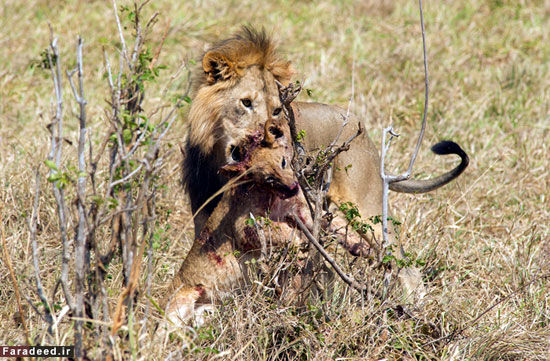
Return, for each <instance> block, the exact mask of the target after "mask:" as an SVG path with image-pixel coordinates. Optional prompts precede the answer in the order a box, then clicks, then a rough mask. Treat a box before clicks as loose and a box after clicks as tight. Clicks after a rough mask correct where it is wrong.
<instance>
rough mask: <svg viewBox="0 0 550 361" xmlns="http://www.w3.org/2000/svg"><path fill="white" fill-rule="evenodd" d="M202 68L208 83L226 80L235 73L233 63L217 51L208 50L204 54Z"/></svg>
mask: <svg viewBox="0 0 550 361" xmlns="http://www.w3.org/2000/svg"><path fill="white" fill-rule="evenodd" d="M202 68H203V69H204V72H205V73H206V81H208V83H209V84H214V83H215V82H217V81H218V80H227V79H229V78H231V77H232V76H234V75H235V74H236V72H235V64H234V63H233V62H232V61H231V60H229V59H228V58H227V57H226V56H224V55H223V54H221V53H219V52H217V51H209V52H208V53H206V54H205V55H204V58H202Z"/></svg>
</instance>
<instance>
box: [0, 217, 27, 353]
mask: <svg viewBox="0 0 550 361" xmlns="http://www.w3.org/2000/svg"><path fill="white" fill-rule="evenodd" d="M2 208H3V207H2ZM0 210H1V211H2V212H0V232H1V234H2V248H3V249H4V259H5V261H6V266H7V267H8V270H9V272H10V278H11V282H12V283H13V289H14V291H15V300H16V302H17V310H18V312H19V314H20V315H21V323H22V324H23V330H24V331H25V338H26V339H27V345H29V346H31V345H32V340H31V336H30V334H29V330H28V328H27V320H26V318H25V314H24V313H23V307H22V306H21V292H20V291H19V285H18V284H17V278H16V277H15V272H14V270H13V265H12V263H11V257H10V254H9V252H8V244H7V243H6V236H5V235H4V221H3V220H2V218H3V214H2V213H3V209H1V208H0Z"/></svg>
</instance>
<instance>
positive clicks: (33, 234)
mask: <svg viewBox="0 0 550 361" xmlns="http://www.w3.org/2000/svg"><path fill="white" fill-rule="evenodd" d="M39 195H40V172H39V170H38V168H37V169H36V183H35V188H34V202H33V208H32V216H31V218H30V220H29V229H30V236H31V244H32V262H33V268H34V279H35V281H36V291H37V292H38V297H39V298H40V300H41V301H42V303H43V304H44V319H45V320H46V322H47V323H48V325H49V326H48V333H49V334H50V335H51V334H52V325H53V318H52V314H51V311H50V310H51V309H52V308H51V303H50V302H49V301H48V299H47V298H46V295H45V294H44V288H43V287H42V280H41V279H40V265H39V262H38V245H37V242H36V220H37V217H38V202H39V200H40V197H39ZM37 311H38V310H37ZM39 314H40V315H41V316H42V314H41V313H39Z"/></svg>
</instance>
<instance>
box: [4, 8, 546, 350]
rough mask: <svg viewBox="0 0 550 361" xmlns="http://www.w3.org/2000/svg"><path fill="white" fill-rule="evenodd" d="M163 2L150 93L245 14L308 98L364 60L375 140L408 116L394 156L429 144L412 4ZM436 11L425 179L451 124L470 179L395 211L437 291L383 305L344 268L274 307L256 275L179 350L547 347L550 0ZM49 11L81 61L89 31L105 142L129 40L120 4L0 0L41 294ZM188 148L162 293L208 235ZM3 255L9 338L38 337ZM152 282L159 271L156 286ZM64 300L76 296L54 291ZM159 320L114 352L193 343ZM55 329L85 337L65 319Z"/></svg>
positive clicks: (12, 173) (171, 201)
mask: <svg viewBox="0 0 550 361" xmlns="http://www.w3.org/2000/svg"><path fill="white" fill-rule="evenodd" d="M119 5H125V4H122V3H120V4H119ZM154 11H159V12H160V17H159V22H158V23H157V25H156V26H155V27H154V31H153V34H151V36H150V38H151V43H150V45H151V47H152V48H153V49H155V48H156V47H157V46H158V44H159V41H160V39H161V38H162V34H163V32H164V31H165V29H168V33H167V38H166V41H165V44H164V47H163V51H162V53H161V57H160V59H159V63H160V64H162V65H165V66H166V69H164V70H162V71H161V73H160V75H159V77H158V79H157V80H156V81H155V82H153V83H151V84H149V85H148V87H147V90H146V99H145V101H144V104H143V108H144V109H153V108H155V107H158V106H159V105H161V106H162V105H165V104H170V103H171V102H172V99H174V98H175V97H177V96H178V95H181V94H182V93H183V92H184V91H185V87H186V86H187V72H186V70H185V65H188V64H190V63H192V62H193V60H194V59H195V60H196V59H198V58H199V56H200V54H201V53H202V52H203V51H204V50H205V48H206V47H207V45H208V44H209V42H212V41H214V40H216V39H219V38H222V37H225V36H226V35H228V34H230V33H233V32H234V31H235V30H237V29H238V27H239V26H240V25H241V24H246V23H250V24H253V25H260V26H265V27H266V29H268V31H270V32H272V33H273V34H274V35H275V37H276V38H278V39H279V40H280V43H281V47H282V49H283V51H284V52H285V54H286V56H287V57H288V58H289V59H291V60H292V61H293V63H294V66H295V68H296V69H297V70H298V71H299V75H298V76H297V79H305V80H306V85H305V87H306V88H308V89H311V91H308V92H303V93H302V94H301V95H300V98H301V99H302V100H314V101H320V102H324V103H332V104H340V105H342V106H344V107H345V106H346V105H347V102H348V99H349V97H350V95H351V88H352V87H351V79H352V72H353V67H352V64H353V62H354V61H355V76H354V79H355V97H354V99H353V102H352V111H353V112H355V113H356V114H357V115H359V116H360V117H362V118H363V119H365V124H366V125H367V131H368V132H369V134H370V136H371V137H372V138H373V140H374V141H375V143H377V144H378V143H379V142H380V139H381V129H382V128H383V127H385V126H387V125H388V124H389V123H390V122H391V120H390V119H393V123H394V126H395V127H396V128H397V129H398V131H399V132H400V133H401V134H402V136H401V137H400V138H399V140H398V141H397V142H395V143H394V145H393V147H392V149H391V159H390V164H392V165H393V168H392V169H395V168H396V167H397V165H399V166H400V167H403V166H404V162H402V161H401V160H402V159H403V158H406V159H408V156H409V154H410V150H411V149H412V148H413V144H414V142H415V141H416V132H417V129H418V127H419V124H420V117H421V111H422V104H423V99H424V98H423V86H424V85H423V68H422V53H421V38H420V27H419V17H418V4H417V3H416V2H415V1H395V2H394V1H380V2H378V1H370V0H369V1H336V0H335V1H273V2H262V1H250V0H245V1H210V0H208V1H165V0H162V1H153V2H152V3H151V4H149V5H148V6H147V7H146V8H145V13H146V14H149V15H150V14H152V13H153V12H154ZM425 21H426V34H427V44H428V54H429V62H430V81H431V99H430V109H429V113H428V125H427V131H426V136H425V140H424V146H423V147H422V150H421V153H420V155H419V159H418V161H417V163H416V166H415V172H416V176H417V177H428V176H430V175H435V174H438V173H439V172H441V170H442V169H449V168H451V167H452V166H453V165H454V164H455V163H454V162H456V159H453V158H452V157H445V158H441V157H439V158H438V157H436V156H434V155H432V154H431V153H430V152H429V147H428V145H430V144H433V143H435V142H436V141H438V140H440V139H452V140H455V141H456V142H457V143H459V144H460V145H462V147H463V148H464V149H465V151H466V152H467V153H468V154H469V155H470V159H471V162H470V166H469V167H468V168H467V170H466V172H465V173H464V174H463V175H462V176H461V177H460V178H459V179H458V180H456V181H454V182H452V183H451V184H449V185H447V186H445V187H443V188H441V189H439V190H437V191H434V192H431V193H429V194H424V195H400V194H392V196H391V198H390V206H391V207H392V209H393V214H394V216H395V217H396V218H397V219H399V220H400V221H402V223H403V224H402V226H401V227H402V229H401V235H402V241H403V243H404V245H405V248H406V249H407V251H409V252H411V253H413V254H414V255H415V256H416V258H417V259H419V260H422V261H423V262H422V263H423V264H424V265H423V266H422V267H421V270H422V272H423V275H424V277H425V281H426V284H427V287H428V291H429V295H428V296H427V298H426V301H425V303H424V304H423V305H421V306H419V307H413V306H410V311H407V312H405V313H403V312H398V311H399V310H400V308H399V307H397V305H399V296H398V295H397V294H396V295H392V296H390V298H389V301H388V302H387V303H383V304H381V303H380V302H379V301H377V300H372V299H371V300H367V301H365V302H361V301H360V296H359V295H358V294H357V293H356V292H355V291H353V290H350V289H347V288H345V287H343V286H342V285H337V286H336V289H337V290H339V291H338V292H337V298H338V300H335V301H334V302H327V303H325V304H310V305H309V308H308V309H307V310H301V311H298V310H294V309H292V308H278V307H277V304H276V303H275V302H271V301H270V300H269V299H266V298H262V296H261V292H251V293H249V294H244V295H240V296H237V297H236V298H235V299H231V300H228V301H227V303H226V304H225V305H224V307H223V313H222V314H221V315H218V316H215V317H214V318H213V319H212V320H211V321H210V322H209V323H208V325H207V326H205V327H204V328H203V329H201V330H198V331H197V332H198V337H197V339H196V340H195V341H194V345H193V347H192V348H191V351H189V350H188V351H185V352H184V353H183V354H177V355H176V354H174V355H175V356H177V357H183V358H187V359H210V358H212V359H213V358H216V357H217V358H219V359H232V358H233V359H243V360H266V359H301V360H305V359H311V360H332V359H340V360H352V359H373V360H374V359H388V360H390V359H402V360H413V359H432V360H438V359H442V360H451V359H452V360H501V359H502V360H547V359H550V285H549V279H548V276H549V275H550V243H549V241H550V206H549V204H550V199H549V195H550V193H549V189H550V172H549V168H550V151H549V141H550V69H549V65H548V64H549V62H550V46H549V45H548V44H550V2H549V1H497V0H492V1H427V3H426V4H425ZM48 22H49V23H50V24H51V25H52V28H53V30H54V32H55V34H56V35H57V36H59V47H60V52H61V57H62V59H63V60H64V62H65V66H66V67H71V68H72V67H73V66H74V64H75V61H76V60H75V51H74V49H75V43H76V40H75V39H76V36H77V35H78V34H80V35H81V36H82V37H83V38H84V41H85V46H84V72H85V91H86V98H87V101H88V120H89V123H90V128H91V134H92V135H91V139H92V142H95V143H96V144H97V143H98V142H99V141H100V138H101V136H102V135H103V133H102V132H103V131H104V129H105V124H106V120H105V118H106V114H105V113H104V111H103V109H104V108H105V107H106V99H108V98H109V96H108V85H107V82H106V80H105V78H104V73H105V66H104V63H103V51H102V48H103V47H104V48H105V49H106V50H107V51H108V52H109V53H110V54H116V49H117V48H118V47H119V46H120V43H119V40H118V36H117V31H116V23H115V21H114V18H113V10H112V5H111V4H110V2H107V1H56V2H51V1H40V0H29V1H12V0H5V1H3V2H2V4H1V5H0V29H2V30H1V31H0V44H1V48H2V56H1V57H0V120H1V123H0V124H1V127H0V174H1V177H0V181H1V193H0V194H1V207H2V208H1V216H2V227H3V229H4V234H5V240H6V242H7V245H8V246H7V251H8V252H9V255H10V256H11V259H12V261H13V264H14V268H15V273H16V274H17V277H18V282H19V285H20V287H21V289H22V292H23V294H24V295H26V296H27V297H29V298H30V300H31V301H32V302H34V303H36V304H38V303H39V300H38V298H37V296H36V293H35V292H34V291H32V290H31V288H33V285H34V283H33V278H32V277H33V274H32V272H33V269H32V267H31V263H32V261H31V246H30V238H29V230H28V225H27V222H28V217H29V216H30V213H31V210H32V202H33V194H34V187H35V184H34V169H36V168H37V167H38V166H39V165H41V168H40V169H41V173H42V174H43V176H42V178H41V179H42V183H43V184H41V189H42V192H41V194H40V206H39V214H38V217H39V232H38V243H39V245H40V250H39V256H40V262H41V263H40V266H41V275H42V281H43V282H44V287H45V288H46V289H48V290H51V289H53V287H54V285H55V282H56V281H57V279H58V277H59V264H60V243H59V236H58V229H57V228H58V223H57V218H56V213H55V212H56V211H55V203H54V199H53V196H52V195H51V191H50V185H49V184H48V183H47V181H46V171H47V169H46V167H45V166H44V165H43V161H44V160H45V159H46V157H47V154H48V151H49V133H48V130H47V128H46V126H47V124H48V123H49V122H50V121H51V114H52V104H53V102H54V95H53V87H52V81H51V78H50V73H49V71H47V70H44V69H42V68H41V67H40V66H39V62H40V61H41V59H43V57H42V55H41V53H42V52H43V50H44V49H46V48H47V47H48V43H49V29H48ZM127 37H128V39H130V37H131V31H130V29H128V30H127ZM114 56H115V55H113V59H115V58H114ZM113 61H114V60H113ZM178 69H179V71H178ZM176 73H177V74H176ZM173 74H176V76H175V77H173V79H172V80H170V79H171V78H172V76H173ZM65 86H66V87H65V101H66V103H65V104H66V114H65V123H66V125H65V136H66V137H67V138H68V139H69V140H72V141H73V145H68V144H67V145H65V146H64V147H65V154H67V159H66V161H67V162H69V161H71V159H73V158H71V154H74V148H75V145H74V144H76V143H75V142H76V139H77V129H78V128H77V126H78V121H77V119H76V117H75V116H74V114H75V112H76V109H77V108H76V103H74V101H72V100H71V95H70V91H69V88H68V87H67V83H66V82H65ZM184 129H185V107H183V109H182V110H181V116H180V117H179V118H178V120H177V122H176V123H175V124H174V126H173V127H172V129H171V130H170V132H169V133H168V134H167V136H166V138H165V146H163V148H162V151H163V152H168V151H169V150H170V149H174V148H177V145H178V144H179V143H180V142H181V141H182V139H183V137H184ZM306 136H307V135H306ZM170 145H172V146H174V147H172V148H170ZM71 149H73V152H72V153H71ZM180 157H181V156H180V154H179V150H178V151H177V152H172V153H169V154H168V156H167V159H166V163H165V166H164V167H163V170H162V173H161V177H160V180H159V182H160V183H161V184H165V185H166V187H165V188H163V189H162V191H161V192H160V193H159V196H158V200H157V214H158V219H157V222H156V225H155V227H156V230H155V232H156V233H155V235H156V236H155V246H154V249H155V251H154V262H153V266H154V273H153V275H154V278H153V282H152V298H153V299H155V300H158V299H160V298H161V296H162V290H163V287H164V286H165V284H166V282H167V281H168V280H169V279H170V277H171V276H172V275H173V274H174V272H175V270H176V269H177V267H179V264H180V262H181V259H182V257H183V255H184V254H185V252H186V250H187V249H188V248H189V247H190V242H191V241H192V231H193V230H192V223H190V222H189V219H190V214H189V208H188V205H187V199H186V197H185V194H184V193H183V192H182V191H181V188H180V185H179V183H178V179H179V174H180V170H179V161H180ZM73 160H74V159H73ZM365 187H368V185H365ZM0 268H1V269H2V272H1V274H2V275H1V276H0V280H1V282H0V299H1V305H2V306H1V309H0V320H1V321H0V324H1V331H0V344H2V345H22V344H24V343H25V337H24V333H23V328H22V325H21V319H22V317H21V316H20V315H18V314H17V306H16V302H15V294H14V290H13V284H12V282H11V281H10V279H9V277H8V272H7V268H6V263H5V258H4V257H2V261H1V266H0ZM109 274H110V277H108V279H107V284H106V286H107V292H108V295H109V297H110V300H111V301H112V302H113V304H114V303H115V301H116V298H117V296H118V293H119V292H120V287H121V282H122V281H121V275H120V267H119V268H117V264H116V262H115V263H114V264H113V266H112V267H111V268H110V270H109ZM144 280H145V275H144V276H143V277H142V279H141V280H140V282H141V283H140V287H142V286H143V283H144ZM371 281H372V282H375V283H376V282H378V284H379V283H380V282H381V281H380V280H378V281H377V280H371ZM335 297H336V296H335ZM56 300H57V301H61V300H62V297H60V295H59V294H58V296H57V298H56ZM137 302H138V304H137V306H136V309H137V310H138V311H137V312H138V313H139V310H141V309H142V308H143V307H144V305H145V304H146V303H147V302H148V301H147V298H146V297H143V296H141V297H140V298H138V301H137ZM24 313H25V314H24V317H23V319H25V321H26V323H27V325H28V328H29V331H30V334H31V337H32V338H33V339H34V340H38V341H35V342H40V340H41V337H42V335H43V334H44V332H45V325H44V322H43V321H42V320H41V319H40V318H38V317H37V315H36V313H35V312H34V311H33V310H32V308H30V307H28V306H27V305H26V304H25V305H24ZM411 314H412V316H413V317H410V316H411ZM151 324H152V322H151V321H150V324H149V326H148V327H149V328H147V329H146V332H144V333H143V334H142V335H143V338H142V339H140V340H139V344H140V347H139V349H137V350H136V349H135V345H134V346H132V344H131V343H127V344H125V343H124V342H121V343H120V344H119V345H118V346H117V347H118V348H119V349H120V350H122V351H123V352H125V351H128V352H127V353H122V354H119V355H118V357H121V358H130V357H137V358H140V359H144V360H147V359H164V357H166V356H167V355H168V354H169V353H170V352H172V351H175V350H177V349H178V348H179V347H180V346H181V341H179V340H178V339H173V340H170V341H169V342H168V343H167V344H166V345H161V344H158V343H153V344H152V343H151V342H150V334H151V332H150V331H151V330H152V329H153V327H152V326H151ZM134 327H138V326H136V325H134ZM123 331H124V330H123ZM458 331H460V332H458ZM446 336H452V337H446ZM58 340H59V342H60V343H61V344H71V343H72V331H71V322H70V320H69V319H68V317H67V316H66V317H65V318H64V319H63V320H62V322H61V325H60V327H59V339H58ZM88 345H93V342H90V341H88ZM89 347H92V346H89ZM132 347H134V349H131V348H132ZM90 356H91V357H92V356H93V350H92V351H90ZM93 358H95V357H93Z"/></svg>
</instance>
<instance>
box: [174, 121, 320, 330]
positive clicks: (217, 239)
mask: <svg viewBox="0 0 550 361" xmlns="http://www.w3.org/2000/svg"><path fill="white" fill-rule="evenodd" d="M286 128H288V127H286ZM285 133H287V132H285V128H281V127H278V126H275V125H273V123H272V122H267V123H266V125H265V130H264V135H263V136H262V135H260V134H258V133H257V134H256V135H254V136H250V137H249V139H248V141H247V142H246V143H245V145H244V146H241V147H240V149H239V152H240V153H241V156H242V160H240V161H238V162H233V163H231V164H228V165H226V166H224V167H222V168H221V169H220V173H222V174H224V175H226V176H229V177H230V178H235V177H237V178H236V179H237V181H236V182H238V183H239V185H237V186H235V187H233V188H231V189H229V190H227V191H225V193H224V194H223V196H222V199H221V201H220V202H219V203H218V205H217V206H216V208H215V209H214V211H213V212H212V214H211V215H210V217H209V218H208V220H207V221H206V223H205V225H204V227H203V229H202V230H201V231H200V233H199V236H198V237H197V238H196V239H195V241H194V243H193V246H192V248H191V250H190V251H189V254H188V255H187V257H186V259H185V260H184V262H183V264H182V266H181V268H180V270H179V272H178V273H177V275H176V277H175V279H174V280H173V282H172V285H171V287H170V291H171V292H173V295H172V297H171V298H170V299H169V301H168V304H167V306H166V316H167V318H168V319H169V320H171V321H172V322H174V323H176V324H181V323H185V322H187V321H189V320H190V319H194V321H195V324H199V325H200V324H201V323H202V322H203V318H202V315H201V314H202V311H204V309H208V308H211V307H212V303H213V302H215V301H216V300H218V299H219V298H220V297H221V296H223V295H224V294H225V293H228V292H230V291H231V290H232V289H234V288H235V287H236V286H238V285H239V284H241V283H242V282H243V281H246V279H247V275H246V264H245V262H246V260H250V259H251V258H253V257H254V258H257V257H259V255H260V250H261V248H262V246H263V247H266V245H265V244H263V245H262V242H261V240H260V237H259V235H258V233H257V229H256V228H255V226H254V225H253V224H251V222H250V221H249V220H250V218H251V215H254V216H255V217H260V216H266V217H269V219H270V222H271V228H272V229H276V232H272V234H271V237H270V245H271V246H280V245H282V244H286V243H287V242H289V241H290V240H291V239H292V238H293V236H294V235H296V232H295V230H294V228H293V227H292V226H291V224H292V221H291V219H292V214H297V215H298V216H299V217H300V218H301V219H302V220H303V221H304V223H306V224H308V223H310V222H311V220H310V218H309V216H308V213H307V212H304V211H303V210H302V209H301V205H302V204H303V201H302V200H300V196H303V195H301V193H300V192H301V190H300V187H299V185H298V181H297V179H296V178H295V176H294V172H293V170H292V169H291V167H290V161H291V157H292V147H291V145H290V144H289V143H290V142H289V139H288V137H287V135H288V134H285ZM243 183H244V184H243Z"/></svg>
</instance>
